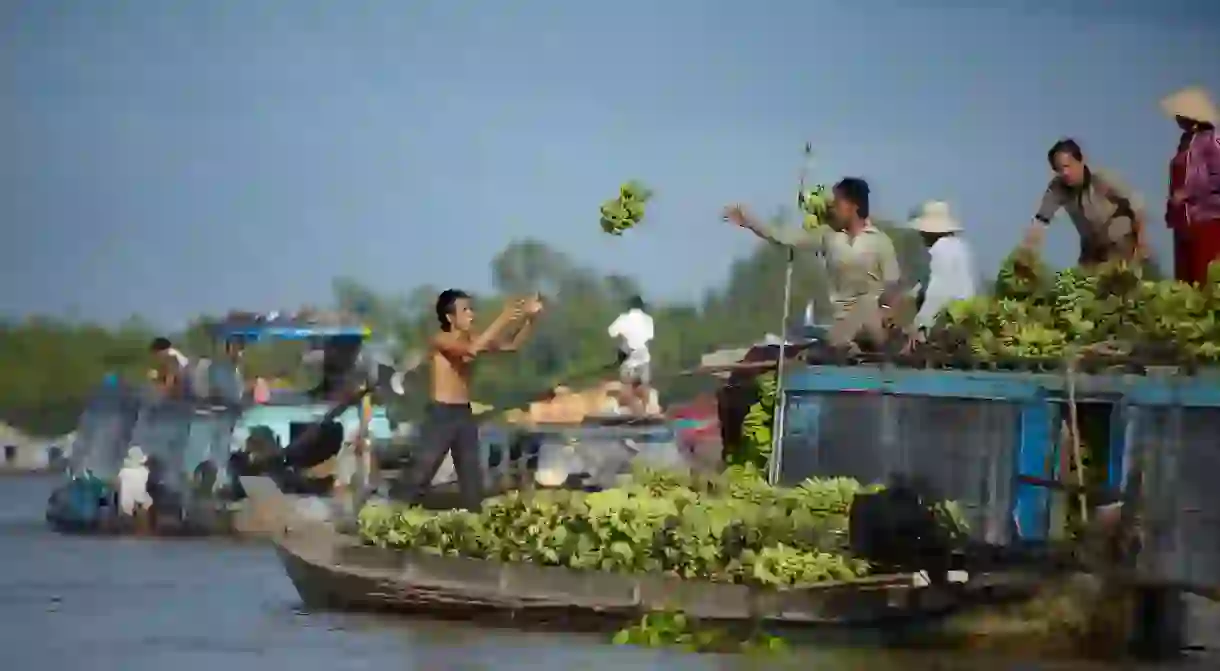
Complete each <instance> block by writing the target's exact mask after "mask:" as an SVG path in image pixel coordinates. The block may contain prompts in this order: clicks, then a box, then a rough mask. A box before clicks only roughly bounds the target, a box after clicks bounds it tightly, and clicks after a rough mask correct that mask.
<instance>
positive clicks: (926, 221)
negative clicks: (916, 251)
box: [911, 200, 962, 233]
mask: <svg viewBox="0 0 1220 671" xmlns="http://www.w3.org/2000/svg"><path fill="white" fill-rule="evenodd" d="M911 228H913V229H915V230H917V231H919V232H920V233H957V232H958V231H960V230H962V225H961V224H960V223H958V221H957V219H954V218H953V214H952V213H951V212H950V211H949V204H948V203H946V202H944V201H942V200H929V201H928V202H926V203H924V204H923V205H920V206H919V209H918V210H916V211H915V216H914V217H912V218H911Z"/></svg>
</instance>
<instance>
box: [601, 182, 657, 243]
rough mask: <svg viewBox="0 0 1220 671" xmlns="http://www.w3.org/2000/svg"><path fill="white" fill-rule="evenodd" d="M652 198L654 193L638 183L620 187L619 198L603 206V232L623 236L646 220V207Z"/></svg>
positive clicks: (628, 183)
mask: <svg viewBox="0 0 1220 671" xmlns="http://www.w3.org/2000/svg"><path fill="white" fill-rule="evenodd" d="M651 198H652V191H651V190H649V189H648V187H646V186H644V185H643V184H641V183H639V182H637V181H634V180H632V181H630V182H627V183H626V184H624V185H622V186H621V187H619V192H618V196H617V197H616V198H612V199H610V200H608V201H606V202H605V203H602V206H601V227H602V231H604V232H606V233H609V234H610V235H622V234H623V232H624V231H628V230H631V229H632V228H635V226H636V225H637V224H639V223H640V222H641V221H643V220H644V205H645V204H646V203H647V202H648V201H649V200H650V199H651Z"/></svg>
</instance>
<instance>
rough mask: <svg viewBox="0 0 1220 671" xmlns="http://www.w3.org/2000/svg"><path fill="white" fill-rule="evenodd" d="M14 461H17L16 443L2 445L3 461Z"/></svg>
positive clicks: (9, 462)
mask: <svg viewBox="0 0 1220 671" xmlns="http://www.w3.org/2000/svg"><path fill="white" fill-rule="evenodd" d="M14 461H17V446H16V445H5V446H4V463H6V464H11V463H13V462H14Z"/></svg>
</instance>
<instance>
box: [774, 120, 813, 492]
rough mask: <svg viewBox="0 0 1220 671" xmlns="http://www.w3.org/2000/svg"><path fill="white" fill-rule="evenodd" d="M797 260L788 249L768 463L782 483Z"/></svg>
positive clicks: (808, 151) (800, 199) (800, 193)
mask: <svg viewBox="0 0 1220 671" xmlns="http://www.w3.org/2000/svg"><path fill="white" fill-rule="evenodd" d="M812 156H813V144H812V143H810V142H806V143H805V151H804V154H803V156H802V159H801V172H800V178H799V179H798V186H797V203H798V204H803V203H804V199H805V177H806V176H807V174H808V171H809V162H810V159H811V158H812ZM803 212H804V207H801V209H800V210H799V211H798V216H800V222H798V225H800V224H801V223H802V222H803V220H804V216H803ZM795 261H796V251H795V250H794V249H792V248H791V247H789V248H788V263H787V266H786V267H785V268H784V310H783V315H784V316H783V322H782V323H781V324H780V331H779V338H780V339H779V358H778V361H777V362H776V373H775V411H774V413H772V416H773V419H774V421H773V422H772V424H771V459H770V461H769V463H768V464H767V466H768V468H767V480H768V481H769V482H770V483H771V484H772V485H775V484H778V483H779V475H780V471H781V469H782V468H783V460H784V455H783V453H784V406H785V405H786V404H785V403H784V357H785V356H786V355H787V345H788V318H789V317H790V316H791V312H792V267H793V265H794V262H795Z"/></svg>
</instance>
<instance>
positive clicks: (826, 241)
mask: <svg viewBox="0 0 1220 671" xmlns="http://www.w3.org/2000/svg"><path fill="white" fill-rule="evenodd" d="M757 231H758V233H759V234H760V235H762V236H763V237H764V238H766V239H767V240H769V241H771V242H774V243H776V244H780V245H784V246H787V247H793V248H800V249H802V250H811V251H815V252H820V253H821V254H822V255H823V256H825V258H826V270H827V278H826V279H827V282H828V283H829V292H830V301H831V304H832V305H833V306H834V312H835V315H834V317H835V319H836V320H838V319H842V318H843V317H844V316H845V315H846V314H847V313H848V312H850V311H851V310H852V308H854V307H855V306H856V304H857V303H858V302H859V301H860V299H862V298H865V297H868V298H870V299H871V300H876V299H878V298H880V296H881V294H882V292H884V291H885V289H886V288H887V287H889V286H891V285H894V284H897V283H898V281H899V280H900V279H901V276H902V272H901V270H900V268H899V265H898V254H897V252H896V251H895V249H894V243H893V241H891V240H890V236H888V235H886V233H885V231H882V230H881V229H879V228H877V227H875V226H873V225H872V224H871V223H869V224H867V225H866V226H865V227H864V228H863V229H861V231H860V233H859V234H857V235H856V236H854V237H853V236H850V235H848V234H847V233H845V232H843V231H835V230H833V229H830V228H827V227H822V228H816V229H814V230H812V231H809V230H805V229H804V228H795V229H789V228H777V227H771V226H765V225H759V226H758V227H757Z"/></svg>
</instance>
